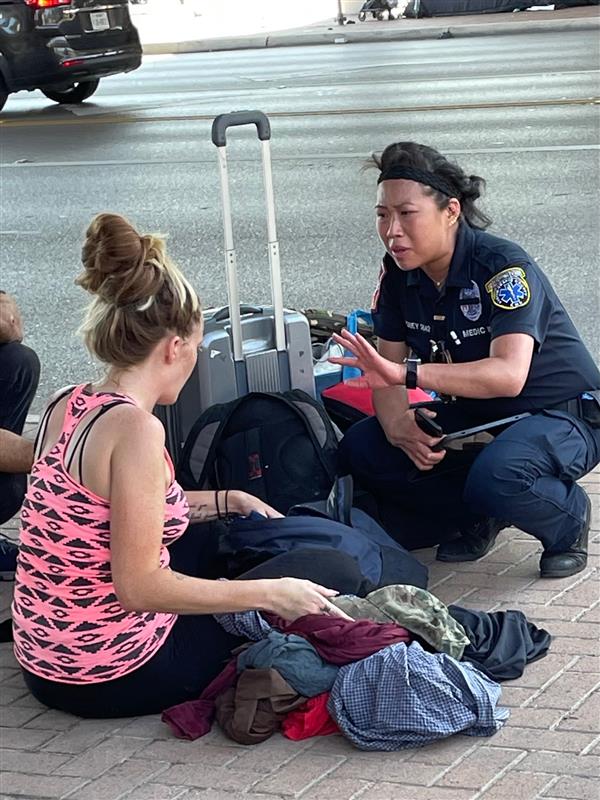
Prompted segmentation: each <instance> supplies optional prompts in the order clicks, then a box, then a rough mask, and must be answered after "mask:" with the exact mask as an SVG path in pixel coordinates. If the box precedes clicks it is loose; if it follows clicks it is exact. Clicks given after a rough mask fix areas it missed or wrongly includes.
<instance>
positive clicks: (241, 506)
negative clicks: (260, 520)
mask: <svg viewBox="0 0 600 800" xmlns="http://www.w3.org/2000/svg"><path fill="white" fill-rule="evenodd" d="M223 497H224V495H223V492H219V501H220V503H221V511H225V508H224V505H223V502H224V501H223V500H222V499H221V498H223ZM227 510H228V511H233V512H234V513H235V514H241V515H242V517H247V516H249V515H250V514H251V513H252V512H253V511H256V512H257V513H258V514H262V516H263V517H267V518H268V519H277V518H278V517H283V514H280V513H279V511H276V510H275V509H274V508H271V506H270V505H268V504H267V503H265V502H264V501H263V500H260V499H259V498H258V497H254V495H253V494H248V493H247V492H242V491H239V490H238V489H230V490H229V494H228V495H227Z"/></svg>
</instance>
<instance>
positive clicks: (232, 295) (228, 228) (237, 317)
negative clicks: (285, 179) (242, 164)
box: [212, 111, 289, 369]
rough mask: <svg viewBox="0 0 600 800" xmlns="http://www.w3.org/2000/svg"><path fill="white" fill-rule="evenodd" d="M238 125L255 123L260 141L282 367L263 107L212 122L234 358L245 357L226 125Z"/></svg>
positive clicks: (280, 309)
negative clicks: (260, 109) (219, 187)
mask: <svg viewBox="0 0 600 800" xmlns="http://www.w3.org/2000/svg"><path fill="white" fill-rule="evenodd" d="M239 125H256V131H257V135H258V138H259V140H260V142H261V149H262V164H263V182H264V189H265V204H266V210H267V238H268V251H269V268H270V275H271V299H272V305H273V311H274V317H275V348H276V349H277V352H278V357H279V360H280V363H281V365H282V367H283V368H285V369H289V367H287V366H285V365H287V351H286V341H285V326H284V319H283V292H282V288H281V265H280V261H279V242H278V241H277V230H276V225H275V199H274V195H273V172H272V168H271V142H270V138H271V126H270V123H269V119H268V117H267V116H266V115H265V114H263V113H262V111H232V112H231V113H229V114H219V116H218V117H216V118H215V119H214V121H213V124H212V141H213V144H215V145H216V148H217V156H218V161H219V175H220V179H221V202H222V207H223V232H224V237H225V269H226V272H227V293H228V296H229V309H230V312H231V313H230V319H231V334H232V340H233V359H234V361H235V362H236V363H241V362H243V360H244V353H243V345H242V321H241V314H240V297H239V287H238V280H237V262H236V253H235V248H234V244H233V225H232V220H231V197H230V193H229V175H228V171H227V156H226V149H227V140H226V131H227V128H230V127H232V126H239Z"/></svg>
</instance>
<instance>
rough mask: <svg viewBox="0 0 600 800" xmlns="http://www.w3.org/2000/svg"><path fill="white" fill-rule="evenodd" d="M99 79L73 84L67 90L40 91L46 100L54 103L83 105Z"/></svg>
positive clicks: (96, 86)
mask: <svg viewBox="0 0 600 800" xmlns="http://www.w3.org/2000/svg"><path fill="white" fill-rule="evenodd" d="M99 83H100V79H98V80H95V81H81V83H74V84H73V85H72V86H70V87H69V88H67V89H62V90H58V89H52V87H49V88H47V89H42V90H41V91H42V94H44V95H46V97H47V98H48V100H54V101H55V102H56V103H83V101H84V100H87V99H88V97H91V96H92V95H93V94H94V92H95V91H96V89H97V88H98V85H99Z"/></svg>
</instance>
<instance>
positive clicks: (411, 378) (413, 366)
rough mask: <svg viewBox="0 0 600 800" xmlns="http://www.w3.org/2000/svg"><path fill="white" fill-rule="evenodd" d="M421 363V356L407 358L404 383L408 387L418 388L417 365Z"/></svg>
mask: <svg viewBox="0 0 600 800" xmlns="http://www.w3.org/2000/svg"><path fill="white" fill-rule="evenodd" d="M420 363H421V359H420V358H412V357H411V358H407V359H406V380H405V382H404V383H405V386H406V388H407V389H416V388H417V367H418V366H419V364H420Z"/></svg>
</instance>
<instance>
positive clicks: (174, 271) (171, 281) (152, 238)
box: [75, 214, 202, 367]
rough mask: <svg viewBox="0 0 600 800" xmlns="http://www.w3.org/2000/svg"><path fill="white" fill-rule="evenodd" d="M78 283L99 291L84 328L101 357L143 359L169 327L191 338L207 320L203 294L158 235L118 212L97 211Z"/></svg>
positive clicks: (124, 361) (119, 362)
mask: <svg viewBox="0 0 600 800" xmlns="http://www.w3.org/2000/svg"><path fill="white" fill-rule="evenodd" d="M81 260H82V262H83V267H84V271H83V273H82V274H81V275H80V276H79V277H78V278H77V279H76V281H75V283H77V284H78V285H79V286H81V287H83V288H84V289H85V290H86V291H88V292H89V293H90V294H92V295H94V299H93V301H92V303H91V305H90V306H89V307H88V309H87V313H86V316H85V319H84V321H83V324H82V326H81V328H80V332H81V333H82V334H83V337H84V340H85V343H86V345H87V346H88V349H89V350H90V351H91V352H92V353H93V354H94V355H96V356H97V357H98V358H99V359H100V360H101V361H104V362H105V363H107V364H111V365H112V366H117V367H128V366H131V365H133V364H137V363H139V362H140V361H143V360H144V359H145V358H146V357H147V356H148V355H149V353H150V351H151V350H152V348H153V347H154V346H155V345H156V344H157V343H158V342H159V341H160V340H161V339H162V338H163V336H165V334H167V333H168V332H169V331H171V332H173V333H176V334H177V335H178V336H181V337H182V338H188V337H189V336H190V334H191V333H192V331H193V329H194V326H196V325H198V324H199V323H200V320H201V319H202V310H201V308H200V301H199V300H198V296H197V294H196V292H195V291H194V289H193V288H192V286H191V285H190V283H189V282H188V281H187V280H186V279H185V277H184V276H183V274H182V273H181V271H180V270H179V268H178V267H177V266H176V265H175V264H174V263H173V262H172V261H171V260H170V258H169V257H168V255H167V252H166V246H165V240H164V238H163V237H162V236H159V235H158V234H144V235H142V234H140V233H138V232H137V231H136V229H135V228H134V227H133V225H132V224H131V223H130V222H128V221H127V220H126V219H124V217H122V216H120V215H119V214H98V216H96V217H94V219H93V220H92V222H91V223H90V225H89V227H88V229H87V231H86V234H85V242H84V245H83V249H82V252H81Z"/></svg>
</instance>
